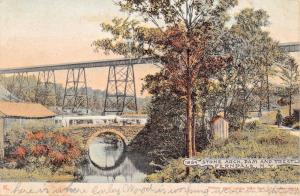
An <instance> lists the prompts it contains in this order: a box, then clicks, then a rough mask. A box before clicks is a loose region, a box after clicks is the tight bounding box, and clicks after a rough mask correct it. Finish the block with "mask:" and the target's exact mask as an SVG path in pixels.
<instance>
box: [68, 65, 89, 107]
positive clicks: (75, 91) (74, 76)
mask: <svg viewBox="0 0 300 196" xmlns="http://www.w3.org/2000/svg"><path fill="white" fill-rule="evenodd" d="M80 107H83V108H85V109H86V113H88V108H89V103H88V92H87V82H86V73H85V68H79V69H69V70H68V73H67V78H66V85H65V92H64V99H63V110H65V109H71V110H72V112H77V111H78V109H79V108H80Z"/></svg>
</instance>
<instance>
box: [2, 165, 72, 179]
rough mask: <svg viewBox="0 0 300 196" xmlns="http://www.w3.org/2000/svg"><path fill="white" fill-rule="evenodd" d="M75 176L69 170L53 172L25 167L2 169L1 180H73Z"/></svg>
mask: <svg viewBox="0 0 300 196" xmlns="http://www.w3.org/2000/svg"><path fill="white" fill-rule="evenodd" d="M74 180H75V178H74V176H73V175H71V174H70V173H68V172H67V171H64V172H61V173H52V172H51V171H50V170H49V169H46V168H44V169H36V170H34V171H26V170H25V169H7V168H3V169H0V181H1V182H15V181H18V182H22V181H23V182H71V181H74Z"/></svg>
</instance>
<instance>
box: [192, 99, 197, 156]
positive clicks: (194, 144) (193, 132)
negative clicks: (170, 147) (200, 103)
mask: <svg viewBox="0 0 300 196" xmlns="http://www.w3.org/2000/svg"><path fill="white" fill-rule="evenodd" d="M192 100H193V110H192V111H193V123H192V146H193V156H195V155H196V130H195V127H196V126H195V124H196V105H195V99H194V96H193V97H192Z"/></svg>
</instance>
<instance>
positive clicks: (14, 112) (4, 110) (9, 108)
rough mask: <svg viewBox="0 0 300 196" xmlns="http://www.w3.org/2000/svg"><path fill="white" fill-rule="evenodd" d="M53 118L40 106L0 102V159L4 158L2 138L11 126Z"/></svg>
mask: <svg viewBox="0 0 300 196" xmlns="http://www.w3.org/2000/svg"><path fill="white" fill-rule="evenodd" d="M55 116H56V114H55V113H54V112H52V111H50V110H48V109H47V108H46V107H44V106H42V105H41V104H35V103H16V102H6V101H0V159H1V158H3V157H4V141H5V138H4V137H5V133H6V131H7V129H8V128H9V127H10V126H11V124H13V123H19V124H20V125H23V124H24V123H26V121H28V120H34V119H35V120H39V121H40V120H49V121H53V117H55Z"/></svg>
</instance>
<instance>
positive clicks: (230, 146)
mask: <svg viewBox="0 0 300 196" xmlns="http://www.w3.org/2000/svg"><path fill="white" fill-rule="evenodd" d="M299 156H300V151H299V139H298V138H297V137H296V136H293V135H290V134H289V133H287V132H284V131H282V130H279V129H276V128H273V127H272V128H271V127H268V126H265V125H258V127H257V129H256V130H255V131H249V130H248V131H244V132H233V133H231V134H230V137H229V139H228V140H226V141H216V142H214V143H212V144H211V145H210V146H209V147H208V148H207V149H206V150H204V151H202V152H201V153H199V154H198V155H197V158H199V159H204V158H230V157H235V158H285V157H289V158H291V157H294V158H298V157H299ZM184 174H185V166H184V165H183V158H179V159H177V160H172V161H171V163H170V164H168V165H167V166H166V167H165V168H164V169H163V170H162V171H160V172H158V173H155V174H151V175H149V176H147V178H146V179H145V181H146V182H202V183H203V182H226V183H298V182H299V181H300V167H299V166H279V167H278V168H276V169H252V170H251V169H250V170H248V169H247V170H225V171H224V170H215V169H204V168H194V169H193V170H192V172H191V175H190V176H185V175H184Z"/></svg>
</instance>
